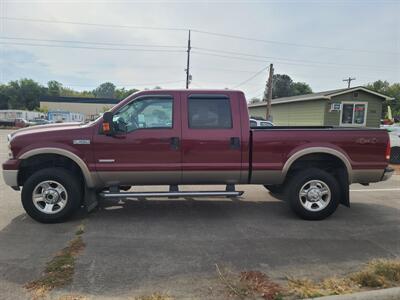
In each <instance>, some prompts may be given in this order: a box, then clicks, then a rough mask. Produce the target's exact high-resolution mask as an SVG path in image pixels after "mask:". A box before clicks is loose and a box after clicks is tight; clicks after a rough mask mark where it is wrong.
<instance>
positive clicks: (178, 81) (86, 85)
mask: <svg viewBox="0 0 400 300" xmlns="http://www.w3.org/2000/svg"><path fill="white" fill-rule="evenodd" d="M181 82H185V80H174V81H164V82H147V83H115V86H117V87H128V86H132V87H135V86H146V85H163V84H172V83H181ZM63 86H66V87H68V86H77V87H97V86H98V85H96V84H63Z"/></svg>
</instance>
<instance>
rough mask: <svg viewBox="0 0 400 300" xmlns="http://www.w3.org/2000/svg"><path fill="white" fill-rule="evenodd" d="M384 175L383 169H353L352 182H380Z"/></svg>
mask: <svg viewBox="0 0 400 300" xmlns="http://www.w3.org/2000/svg"><path fill="white" fill-rule="evenodd" d="M382 175H383V170H381V169H366V170H353V173H352V178H351V183H369V182H378V181H381V179H382Z"/></svg>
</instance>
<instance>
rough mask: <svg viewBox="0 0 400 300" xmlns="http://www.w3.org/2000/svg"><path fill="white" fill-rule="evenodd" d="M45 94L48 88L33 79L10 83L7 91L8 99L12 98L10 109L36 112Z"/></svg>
mask: <svg viewBox="0 0 400 300" xmlns="http://www.w3.org/2000/svg"><path fill="white" fill-rule="evenodd" d="M45 93H46V88H44V87H43V86H41V85H40V84H39V83H37V82H35V81H33V80H32V79H27V78H24V79H20V80H15V81H10V82H9V83H8V89H7V94H8V97H10V101H9V107H10V106H11V107H12V108H16V109H28V110H34V109H35V108H38V107H39V98H40V96H42V95H45ZM10 104H11V105H10Z"/></svg>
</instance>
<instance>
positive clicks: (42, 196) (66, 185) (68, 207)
mask: <svg viewBox="0 0 400 300" xmlns="http://www.w3.org/2000/svg"><path fill="white" fill-rule="evenodd" d="M82 196H83V193H82V186H81V183H80V181H79V178H77V176H76V175H75V174H73V173H72V172H70V171H68V170H66V169H63V168H46V169H43V170H39V171H37V172H35V173H33V174H32V175H31V176H30V177H29V178H28V179H27V180H26V181H25V183H24V186H23V189H22V193H21V200H22V205H23V207H24V209H25V211H26V213H27V214H28V215H29V216H30V217H31V218H33V219H35V220H36V221H39V222H41V223H57V222H62V221H64V220H66V219H67V218H69V217H70V216H71V215H72V214H73V213H75V212H76V211H77V210H78V208H79V207H80V205H81V203H82Z"/></svg>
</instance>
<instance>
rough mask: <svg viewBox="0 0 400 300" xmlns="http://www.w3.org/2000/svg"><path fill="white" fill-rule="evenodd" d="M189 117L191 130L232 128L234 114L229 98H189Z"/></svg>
mask: <svg viewBox="0 0 400 300" xmlns="http://www.w3.org/2000/svg"><path fill="white" fill-rule="evenodd" d="M188 117H189V118H188V119H189V124H188V125H189V128H191V129H230V128H232V113H231V105H230V100H229V98H217V97H216V98H211V97H207V98H204V99H201V98H197V97H196V98H193V99H190V98H189V99H188Z"/></svg>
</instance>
